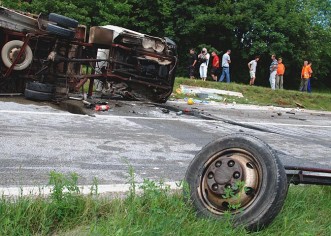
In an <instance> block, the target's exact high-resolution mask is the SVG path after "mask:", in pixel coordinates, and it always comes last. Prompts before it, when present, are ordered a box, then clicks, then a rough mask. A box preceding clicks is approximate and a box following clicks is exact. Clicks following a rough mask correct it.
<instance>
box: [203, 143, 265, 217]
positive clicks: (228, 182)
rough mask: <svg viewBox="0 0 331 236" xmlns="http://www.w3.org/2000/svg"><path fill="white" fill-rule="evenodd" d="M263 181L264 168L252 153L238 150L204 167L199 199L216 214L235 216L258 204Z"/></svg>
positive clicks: (222, 155)
mask: <svg viewBox="0 0 331 236" xmlns="http://www.w3.org/2000/svg"><path fill="white" fill-rule="evenodd" d="M261 179H262V168H261V166H260V163H259V162H258V161H257V160H256V158H255V157H254V156H253V155H252V154H251V153H249V152H247V151H245V150H243V149H238V148H232V149H227V150H223V151H221V152H218V153H216V154H215V155H213V156H212V157H211V158H209V160H208V161H207V162H206V163H205V165H204V170H203V174H202V176H201V178H200V180H199V181H200V185H199V186H200V187H199V190H198V191H199V195H200V199H201V200H202V203H203V204H204V205H205V207H206V208H207V209H208V210H209V211H211V212H213V213H215V214H218V215H222V214H224V213H225V212H231V213H232V214H236V213H238V212H241V211H243V210H244V209H246V208H248V207H249V206H250V205H251V204H252V203H253V202H254V201H255V199H256V196H257V195H258V194H259V191H260V188H261V183H262V181H261ZM231 193H232V194H231Z"/></svg>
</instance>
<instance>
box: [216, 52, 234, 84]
mask: <svg viewBox="0 0 331 236" xmlns="http://www.w3.org/2000/svg"><path fill="white" fill-rule="evenodd" d="M230 54H231V50H227V51H226V53H224V55H223V57H222V75H221V77H220V80H219V82H222V81H223V80H224V77H226V82H227V83H230V68H229V67H230V63H231V59H230Z"/></svg>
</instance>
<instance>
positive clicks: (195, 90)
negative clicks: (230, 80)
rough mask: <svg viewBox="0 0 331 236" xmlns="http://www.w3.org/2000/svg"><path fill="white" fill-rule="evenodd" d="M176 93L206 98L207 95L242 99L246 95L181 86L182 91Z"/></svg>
mask: <svg viewBox="0 0 331 236" xmlns="http://www.w3.org/2000/svg"><path fill="white" fill-rule="evenodd" d="M176 92H177V93H178V92H180V93H182V94H196V95H198V96H199V94H202V95H201V96H205V94H207V95H208V97H210V96H215V95H228V96H235V97H240V98H242V97H244V95H243V94H242V93H239V92H233V91H226V90H220V89H211V88H201V87H195V86H187V85H180V90H179V89H177V90H176Z"/></svg>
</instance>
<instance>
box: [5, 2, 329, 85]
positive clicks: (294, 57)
mask: <svg viewBox="0 0 331 236" xmlns="http://www.w3.org/2000/svg"><path fill="white" fill-rule="evenodd" d="M1 2H2V4H3V5H4V6H7V7H10V8H14V9H20V10H24V11H29V12H33V13H40V12H43V13H45V14H48V13H50V12H56V13H59V14H63V15H66V16H68V17H72V18H75V19H77V20H79V21H80V22H81V23H83V24H86V25H88V26H93V25H105V24H113V25H119V26H123V27H126V28H129V29H132V30H136V31H139V32H142V33H147V34H151V35H156V36H168V37H170V38H172V39H173V40H174V41H176V42H177V44H178V46H179V55H180V62H181V63H180V68H179V73H180V74H181V73H182V74H183V75H184V74H185V73H186V66H187V63H186V61H187V54H188V50H189V48H191V47H194V48H196V49H197V51H200V50H201V47H202V46H206V47H207V48H210V49H211V48H215V49H217V50H218V51H219V53H220V54H222V52H225V51H226V49H228V48H229V49H232V54H231V60H232V65H231V75H232V81H235V82H245V83H246V82H247V83H248V81H249V75H248V71H247V63H248V62H249V61H250V60H251V59H252V58H253V57H254V55H260V56H261V60H260V61H259V64H258V69H257V80H256V83H257V84H260V85H268V67H269V64H270V55H271V54H272V53H274V54H276V55H277V57H282V58H283V62H284V64H285V65H286V73H285V76H284V81H285V82H284V83H285V85H284V86H285V88H296V87H298V84H299V80H300V71H301V67H302V64H303V60H309V61H311V62H312V63H313V66H312V68H313V70H314V77H316V78H318V80H317V81H319V83H320V84H323V85H324V86H328V87H329V88H331V30H330V27H331V2H330V0H272V1H266V0H222V1H220V0H219V1H216V0H182V1H177V0H126V1H121V0H32V2H31V1H30V2H31V3H28V2H29V1H15V0H2V1H1Z"/></svg>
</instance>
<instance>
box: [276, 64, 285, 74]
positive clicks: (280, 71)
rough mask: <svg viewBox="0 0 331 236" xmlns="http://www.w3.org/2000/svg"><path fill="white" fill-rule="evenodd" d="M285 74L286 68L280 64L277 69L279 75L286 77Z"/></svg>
mask: <svg viewBox="0 0 331 236" xmlns="http://www.w3.org/2000/svg"><path fill="white" fill-rule="evenodd" d="M284 72H285V66H284V64H283V63H278V67H277V75H284Z"/></svg>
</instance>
